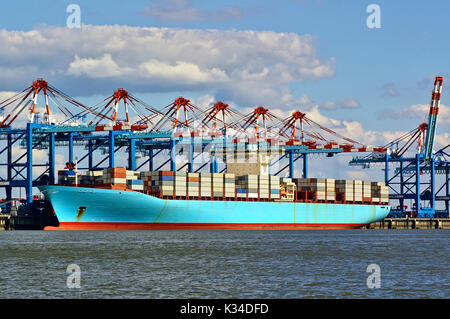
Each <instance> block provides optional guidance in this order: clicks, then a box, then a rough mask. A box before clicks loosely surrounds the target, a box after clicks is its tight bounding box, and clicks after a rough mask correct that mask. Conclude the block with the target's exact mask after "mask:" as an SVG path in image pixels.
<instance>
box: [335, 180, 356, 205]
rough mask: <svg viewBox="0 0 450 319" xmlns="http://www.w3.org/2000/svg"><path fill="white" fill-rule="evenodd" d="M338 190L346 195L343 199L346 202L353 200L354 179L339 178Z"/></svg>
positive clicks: (337, 182)
mask: <svg viewBox="0 0 450 319" xmlns="http://www.w3.org/2000/svg"><path fill="white" fill-rule="evenodd" d="M336 192H339V193H342V194H343V195H344V198H343V200H344V201H345V202H353V181H349V180H337V181H336Z"/></svg>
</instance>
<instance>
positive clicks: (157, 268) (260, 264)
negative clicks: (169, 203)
mask: <svg viewBox="0 0 450 319" xmlns="http://www.w3.org/2000/svg"><path fill="white" fill-rule="evenodd" d="M449 240H450V231H449V230H346V231H334V230H329V231H115V232H114V231H67V232H64V231H56V232H45V231H12V232H0V242H1V248H0V265H1V267H0V298H158V299H160V298H449V297H450V284H449V283H450V258H449V257H450V248H449V245H448V244H449ZM74 265H75V266H74ZM68 269H69V270H68ZM73 269H75V270H76V271H77V270H79V272H77V273H76V275H77V277H76V279H74V281H73V282H75V283H78V284H79V286H78V288H77V286H73V285H72V284H73V282H72V281H71V280H72V279H73V278H74V277H73V275H74V273H73V272H72V271H73ZM373 269H377V271H375V272H374V271H373ZM374 275H376V276H377V277H376V278H375V279H374V280H372V279H373V276H374ZM371 276H372V277H371ZM77 280H78V281H77ZM370 283H372V284H370ZM373 283H376V284H377V285H375V287H374V285H373Z"/></svg>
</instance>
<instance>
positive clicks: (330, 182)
mask: <svg viewBox="0 0 450 319" xmlns="http://www.w3.org/2000/svg"><path fill="white" fill-rule="evenodd" d="M326 187H327V189H326V191H327V193H326V197H327V201H335V200H336V192H335V189H336V180H334V179H332V178H327V179H326Z"/></svg>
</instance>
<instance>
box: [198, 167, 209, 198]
mask: <svg viewBox="0 0 450 319" xmlns="http://www.w3.org/2000/svg"><path fill="white" fill-rule="evenodd" d="M211 191H212V186H211V173H201V174H200V196H201V197H211V195H212V194H211Z"/></svg>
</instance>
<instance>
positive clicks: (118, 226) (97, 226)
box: [44, 222, 364, 230]
mask: <svg viewBox="0 0 450 319" xmlns="http://www.w3.org/2000/svg"><path fill="white" fill-rule="evenodd" d="M362 226H364V224H276V223H274V224H256V223H245V224H238V223H95V222H93V223H82V222H79V223H77V222H62V223H59V227H53V226H46V227H45V228H44V229H45V230H152V229H153V230H158V229H159V230H182V229H205V230H206V229H242V230H244V229H277V230H282V229H355V228H359V227H362Z"/></svg>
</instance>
